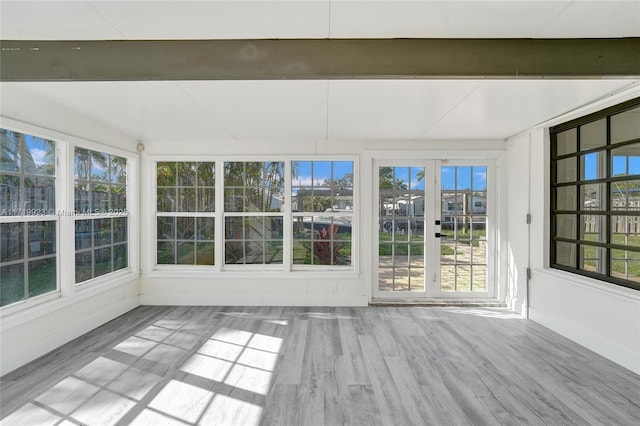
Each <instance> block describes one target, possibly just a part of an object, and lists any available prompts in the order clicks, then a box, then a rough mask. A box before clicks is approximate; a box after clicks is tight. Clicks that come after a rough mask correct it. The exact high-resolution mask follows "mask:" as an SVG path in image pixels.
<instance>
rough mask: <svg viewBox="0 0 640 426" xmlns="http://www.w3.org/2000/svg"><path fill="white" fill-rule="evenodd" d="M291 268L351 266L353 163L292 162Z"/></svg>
mask: <svg viewBox="0 0 640 426" xmlns="http://www.w3.org/2000/svg"><path fill="white" fill-rule="evenodd" d="M291 178H292V192H291V202H292V204H291V210H292V212H293V224H292V231H293V264H294V265H351V234H352V232H351V226H352V223H353V162H351V161H294V162H293V163H292V169H291Z"/></svg>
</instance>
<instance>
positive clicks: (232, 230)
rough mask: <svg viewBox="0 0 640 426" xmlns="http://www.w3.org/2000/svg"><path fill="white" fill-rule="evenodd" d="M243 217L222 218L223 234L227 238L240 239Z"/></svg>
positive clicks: (241, 236)
mask: <svg viewBox="0 0 640 426" xmlns="http://www.w3.org/2000/svg"><path fill="white" fill-rule="evenodd" d="M243 229H244V218H243V217H225V218H224V236H225V239H227V240H242V239H243V238H244V237H243V235H244V233H243Z"/></svg>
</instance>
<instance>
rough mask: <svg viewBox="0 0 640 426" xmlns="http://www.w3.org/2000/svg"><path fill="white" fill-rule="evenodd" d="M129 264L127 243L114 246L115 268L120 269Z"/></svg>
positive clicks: (115, 269)
mask: <svg viewBox="0 0 640 426" xmlns="http://www.w3.org/2000/svg"><path fill="white" fill-rule="evenodd" d="M127 266H129V258H128V255H127V244H117V245H115V246H113V270H114V271H119V270H120V269H125V268H126V267H127Z"/></svg>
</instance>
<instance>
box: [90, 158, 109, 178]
mask: <svg viewBox="0 0 640 426" xmlns="http://www.w3.org/2000/svg"><path fill="white" fill-rule="evenodd" d="M89 152H90V153H91V171H90V172H91V180H94V181H96V180H97V181H101V182H108V181H109V177H110V176H109V157H110V156H109V154H105V153H104V152H96V151H89Z"/></svg>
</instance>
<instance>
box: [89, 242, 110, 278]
mask: <svg viewBox="0 0 640 426" xmlns="http://www.w3.org/2000/svg"><path fill="white" fill-rule="evenodd" d="M93 256H94V260H95V276H96V277H100V276H102V275H105V274H108V273H109V272H111V271H113V269H112V267H111V247H104V248H99V249H96V250H94V251H93Z"/></svg>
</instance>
